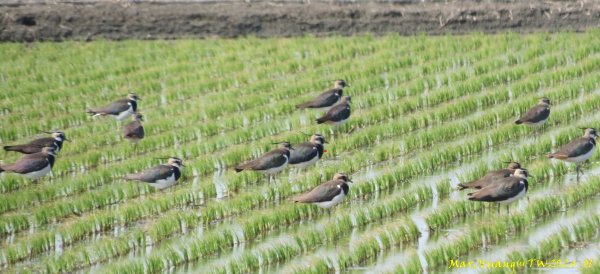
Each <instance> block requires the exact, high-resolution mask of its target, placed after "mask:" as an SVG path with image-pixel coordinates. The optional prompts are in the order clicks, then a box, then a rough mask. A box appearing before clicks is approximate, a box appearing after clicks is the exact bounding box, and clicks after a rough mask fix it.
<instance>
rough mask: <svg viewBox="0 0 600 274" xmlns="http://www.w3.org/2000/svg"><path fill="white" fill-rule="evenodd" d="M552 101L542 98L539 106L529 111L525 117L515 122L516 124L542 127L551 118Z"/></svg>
mask: <svg viewBox="0 0 600 274" xmlns="http://www.w3.org/2000/svg"><path fill="white" fill-rule="evenodd" d="M550 105H551V104H550V99H548V98H546V97H542V98H541V99H540V101H539V102H538V104H537V105H535V106H534V107H532V108H531V109H529V110H528V111H527V112H526V113H525V114H523V116H522V117H521V118H520V119H519V120H516V121H515V124H517V125H520V124H526V125H529V126H541V125H543V124H544V123H546V121H548V117H550Z"/></svg>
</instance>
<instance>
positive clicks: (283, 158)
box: [235, 142, 292, 181]
mask: <svg viewBox="0 0 600 274" xmlns="http://www.w3.org/2000/svg"><path fill="white" fill-rule="evenodd" d="M291 149H292V146H291V145H290V143H289V142H281V143H279V147H278V148H276V149H273V150H271V151H269V152H267V153H265V154H263V155H262V156H260V157H258V158H256V159H254V160H250V161H248V162H246V163H243V164H241V165H238V166H236V167H235V171H237V172H241V171H243V170H254V171H258V172H261V173H264V174H267V175H268V176H269V181H270V179H271V176H272V175H275V174H277V173H279V172H281V171H282V170H283V169H284V168H285V167H286V166H287V164H288V162H289V159H290V150H291Z"/></svg>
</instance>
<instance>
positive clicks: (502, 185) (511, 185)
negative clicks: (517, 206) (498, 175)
mask: <svg viewBox="0 0 600 274" xmlns="http://www.w3.org/2000/svg"><path fill="white" fill-rule="evenodd" d="M528 175H529V174H528V172H527V170H525V169H522V168H518V169H516V170H515V173H514V175H513V176H510V177H505V178H502V179H500V180H498V181H496V183H495V184H492V185H489V186H486V187H483V188H482V189H479V190H477V191H475V192H472V193H469V194H468V195H469V196H470V197H469V200H471V201H479V202H495V203H498V213H500V204H506V212H507V213H508V212H509V208H508V206H509V204H511V203H513V202H515V201H517V200H519V199H521V198H523V197H525V194H526V193H527V190H528V188H529V183H528V181H527V176H528Z"/></svg>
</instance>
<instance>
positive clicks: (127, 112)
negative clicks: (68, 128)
mask: <svg viewBox="0 0 600 274" xmlns="http://www.w3.org/2000/svg"><path fill="white" fill-rule="evenodd" d="M138 100H141V98H140V97H138V96H137V95H136V94H135V93H129V94H128V95H127V98H124V99H121V100H118V101H115V102H113V103H112V104H110V105H107V106H104V107H99V108H89V109H87V111H86V112H87V113H89V114H90V115H93V116H94V117H95V116H106V115H109V116H111V117H114V118H115V119H117V121H123V120H124V119H125V118H127V117H129V116H131V115H132V114H134V113H135V112H136V111H137V101H138Z"/></svg>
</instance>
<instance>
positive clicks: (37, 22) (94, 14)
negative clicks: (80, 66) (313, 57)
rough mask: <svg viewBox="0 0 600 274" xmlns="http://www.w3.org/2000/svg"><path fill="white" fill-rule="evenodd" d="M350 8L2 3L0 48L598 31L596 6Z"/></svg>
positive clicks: (407, 2) (409, 3) (409, 0)
mask: <svg viewBox="0 0 600 274" xmlns="http://www.w3.org/2000/svg"><path fill="white" fill-rule="evenodd" d="M10 1H12V2H10ZM2 2H3V1H0V3H2ZM357 2H358V1H357ZM357 2H351V3H348V2H345V3H342V2H335V1H331V2H327V3H326V2H318V1H312V2H310V3H309V2H308V1H307V2H292V1H279V2H273V1H268V2H266V1H261V2H255V1H249V2H241V1H229V2H227V1H223V2H197V1H196V2H187V3H181V2H178V3H166V2H133V1H108V2H107V1H104V2H70V3H64V2H63V3H56V2H55V1H43V0H42V2H39V1H38V2H34V3H25V2H23V1H19V0H6V2H3V4H0V41H15V42H22V41H63V40H94V39H109V40H122V39H175V38H183V37H195V38H207V37H225V38H232V37H240V36H256V37H290V36H299V35H307V34H312V35H316V36H327V35H353V34H360V33H371V34H375V35H380V34H387V33H397V34H400V35H414V34H421V33H424V34H434V35H439V34H447V33H453V34H463V33H468V32H473V31H476V32H484V33H496V32H505V31H514V32H520V33H527V32H536V31H547V32H556V31H585V30H588V29H593V28H598V27H600V1H589V0H587V1H586V0H582V1H557V0H555V1H516V2H511V1H491V0H490V1H486V2H481V1H448V2H440V3H438V2H429V1H426V2H421V1H413V0H404V1H402V3H398V2H394V3H390V2H392V1H390V2H385V3H382V2H374V1H369V2H359V3H357Z"/></svg>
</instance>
